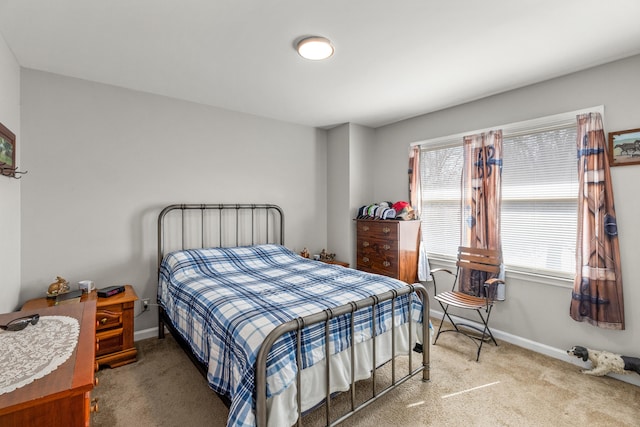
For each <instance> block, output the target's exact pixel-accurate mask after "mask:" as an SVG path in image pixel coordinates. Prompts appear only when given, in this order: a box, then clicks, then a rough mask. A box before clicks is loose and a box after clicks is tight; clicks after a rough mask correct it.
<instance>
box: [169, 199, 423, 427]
mask: <svg viewBox="0 0 640 427" xmlns="http://www.w3.org/2000/svg"><path fill="white" fill-rule="evenodd" d="M210 211H211V212H214V213H215V215H207V214H208V213H209V212H210ZM176 212H177V213H179V215H172V214H175V213H176ZM187 212H190V213H195V214H194V215H189V214H187ZM170 216H173V217H177V220H176V221H175V224H179V228H180V231H179V232H178V233H177V234H180V235H181V237H179V238H178V240H179V244H178V245H177V247H176V248H175V249H176V250H177V249H181V250H184V249H188V248H196V247H197V248H204V247H213V246H216V245H214V244H213V243H212V240H216V239H215V237H214V238H211V237H209V236H210V234H217V237H218V238H217V243H218V244H217V246H218V247H223V246H227V247H228V246H242V245H248V244H263V243H277V244H281V245H284V213H283V211H282V209H281V208H280V207H278V206H276V205H270V204H174V205H170V206H167V207H165V208H164V209H163V210H162V211H161V212H160V214H159V216H158V274H159V272H160V264H161V262H162V260H163V258H164V255H165V254H166V253H168V251H169V249H168V248H169V246H170V244H169V242H168V234H169V233H168V232H167V230H166V228H167V227H168V226H167V223H169V222H170V221H169V219H168V218H169V217H170ZM194 222H195V225H194ZM225 224H226V225H225ZM171 225H172V224H171ZM249 225H250V229H251V231H250V233H249V232H247V233H245V231H246V230H245V227H246V228H249ZM169 226H170V225H169ZM234 228H235V232H234V231H233V230H234ZM197 234H199V236H196V237H194V235H197ZM174 237H175V236H174ZM195 243H197V244H195ZM412 292H416V293H417V294H418V296H419V297H420V299H421V300H422V303H423V306H422V316H423V322H422V336H423V341H424V342H425V343H428V342H429V298H428V294H427V291H426V289H425V288H424V286H422V285H421V284H411V285H407V286H406V287H404V288H401V289H394V290H390V291H387V292H384V293H382V294H379V295H373V296H371V297H368V298H365V299H362V300H360V301H355V302H349V303H347V304H344V305H341V306H339V307H335V308H330V309H326V310H323V311H322V312H319V313H316V314H312V315H309V316H305V317H302V318H298V319H295V320H292V321H289V322H287V323H284V324H281V325H280V326H278V327H276V328H275V329H274V330H273V331H272V332H271V333H270V334H269V335H268V336H267V337H266V339H265V341H264V342H263V344H262V346H261V347H260V350H259V352H258V357H257V361H256V414H255V415H256V423H257V425H258V427H266V426H267V384H266V382H267V377H266V372H267V368H266V366H267V355H268V354H269V352H270V350H271V347H272V346H273V344H274V343H275V342H276V341H277V340H278V338H280V337H281V336H282V335H284V334H286V333H289V332H295V334H296V337H297V346H296V348H297V349H296V363H297V364H298V366H302V363H301V334H300V332H301V330H302V329H303V328H305V327H307V326H310V325H313V324H316V323H324V324H325V328H324V329H325V342H329V322H330V321H331V319H333V318H335V317H338V316H342V315H345V314H348V313H354V312H356V311H358V310H362V309H364V308H368V307H372V314H371V315H372V319H373V318H375V313H376V309H377V307H378V305H379V304H380V303H382V302H385V301H388V300H391V307H392V310H395V309H396V299H397V298H399V297H401V296H403V295H407V294H410V293H412ZM407 300H408V301H410V298H407ZM409 304H410V302H409ZM393 318H394V322H395V316H393ZM353 319H354V316H351V325H350V328H351V335H352V336H353V331H354V323H353ZM165 327H167V329H169V331H170V332H171V334H172V336H173V337H174V338H175V339H176V341H177V342H178V343H179V344H180V345H181V347H182V348H183V349H184V350H185V352H186V353H187V354H188V355H189V357H190V359H191V360H192V362H193V363H194V364H195V365H196V367H197V368H198V370H199V371H200V372H201V373H202V374H203V375H204V376H205V378H206V376H207V367H206V366H205V365H204V364H203V363H202V362H200V361H199V360H198V359H197V358H196V356H195V355H194V354H193V353H192V351H191V349H190V348H189V347H188V345H187V344H186V341H185V340H184V339H183V338H182V337H181V336H180V334H179V333H178V332H177V331H176V329H175V328H174V327H173V325H172V324H171V320H170V319H169V317H168V315H167V314H166V313H165V312H164V310H163V309H162V307H159V310H158V338H164V333H165ZM372 327H373V330H372V332H373V336H376V335H377V334H376V330H375V322H373V321H372ZM408 328H409V336H411V322H409V323H408ZM395 332H396V328H395V326H394V327H393V328H392V329H391V342H392V351H391V360H390V361H391V384H390V385H388V386H387V387H385V388H384V389H382V390H380V391H376V369H377V368H374V369H373V371H372V376H371V378H372V391H373V393H372V396H371V397H370V398H369V399H368V400H366V401H364V402H362V403H360V404H359V405H356V393H355V389H356V387H355V386H356V381H355V379H354V375H355V369H354V364H355V346H353V345H352V346H350V351H351V354H350V356H351V357H350V359H351V366H350V369H351V386H350V404H351V406H350V408H351V410H350V411H348V412H346V413H344V414H343V415H342V416H340V417H339V418H337V419H336V420H333V421H331V398H332V394H331V392H330V386H331V384H330V381H329V379H330V373H331V371H330V366H331V364H330V363H329V361H330V357H327V358H325V360H326V372H325V373H326V375H325V383H326V394H325V399H324V405H325V414H326V415H325V416H326V425H327V426H335V425H337V424H339V423H341V422H343V421H344V420H346V419H347V418H349V417H350V416H352V415H353V414H355V413H356V412H358V411H360V410H362V409H364V408H365V407H367V406H368V405H370V404H371V403H373V402H374V401H376V400H377V399H378V398H380V397H382V396H384V395H385V394H387V393H388V392H390V391H391V390H393V389H394V388H396V387H397V386H399V385H400V384H402V383H404V382H405V381H407V380H409V379H410V378H412V377H413V376H415V375H417V374H419V373H420V372H422V380H423V381H429V380H430V366H429V364H430V354H429V350H430V349H429V347H430V346H429V345H428V344H427V345H423V346H421V347H422V363H421V364H420V365H419V366H418V367H416V368H415V369H414V368H413V366H412V361H411V359H412V358H411V355H409V358H408V361H409V367H408V372H406V373H405V374H404V375H403V376H400V377H399V378H396V343H395ZM371 343H372V346H373V351H372V355H373V366H374V367H378V366H379V365H381V364H380V363H378V362H377V361H376V340H375V339H372V340H371ZM416 347H417V348H420V345H419V344H417V345H416ZM325 354H326V350H325ZM382 364H385V363H382ZM296 386H297V396H296V400H297V406H298V421H297V425H298V426H302V415H303V414H302V412H301V406H302V405H301V380H300V369H298V374H297V375H296ZM220 397H221V398H222V399H223V401H225V403H226V404H227V405H229V400H228V398H226V396H220Z"/></svg>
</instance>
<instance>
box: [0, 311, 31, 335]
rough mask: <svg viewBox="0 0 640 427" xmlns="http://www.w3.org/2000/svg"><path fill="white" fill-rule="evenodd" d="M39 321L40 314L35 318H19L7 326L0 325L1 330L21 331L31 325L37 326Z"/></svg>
mask: <svg viewBox="0 0 640 427" xmlns="http://www.w3.org/2000/svg"><path fill="white" fill-rule="evenodd" d="M38 320H40V315H39V314H34V315H33V316H25V317H18V318H17V319H13V320H12V321H10V322H9V323H7V324H6V325H0V329H2V330H4V331H21V330H23V329H24V328H26V327H27V326H28V325H29V323H31V324H32V325H35V324H36V323H38Z"/></svg>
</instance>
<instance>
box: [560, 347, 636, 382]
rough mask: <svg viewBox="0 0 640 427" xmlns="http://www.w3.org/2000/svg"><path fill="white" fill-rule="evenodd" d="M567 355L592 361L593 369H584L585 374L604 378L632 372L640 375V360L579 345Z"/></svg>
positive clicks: (568, 351)
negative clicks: (610, 374) (609, 374)
mask: <svg viewBox="0 0 640 427" xmlns="http://www.w3.org/2000/svg"><path fill="white" fill-rule="evenodd" d="M567 354H568V355H570V356H575V357H579V358H581V359H582V360H583V361H584V362H586V361H587V360H589V361H591V369H584V370H583V371H582V373H583V374H587V375H595V376H599V377H600V376H603V375H607V374H608V373H614V374H629V373H631V372H632V371H633V372H637V373H638V374H640V358H637V357H628V356H621V355H619V354H615V353H611V352H608V351H598V350H591V349H589V348H586V347H581V346H579V345H577V346H575V347H572V348H571V349H570V350H567Z"/></svg>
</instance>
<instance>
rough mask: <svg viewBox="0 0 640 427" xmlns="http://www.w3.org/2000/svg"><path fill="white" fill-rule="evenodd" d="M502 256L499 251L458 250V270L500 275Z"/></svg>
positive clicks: (461, 247)
mask: <svg viewBox="0 0 640 427" xmlns="http://www.w3.org/2000/svg"><path fill="white" fill-rule="evenodd" d="M501 264H502V255H501V254H500V251H497V250H493V249H480V248H467V247H464V246H460V247H459V248H458V262H457V263H456V265H457V266H458V268H460V269H471V270H480V271H486V272H487V273H492V274H500V265H501Z"/></svg>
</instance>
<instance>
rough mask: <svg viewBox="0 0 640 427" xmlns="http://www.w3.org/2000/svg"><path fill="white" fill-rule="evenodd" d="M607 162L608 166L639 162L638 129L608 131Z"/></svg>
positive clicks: (639, 134)
mask: <svg viewBox="0 0 640 427" xmlns="http://www.w3.org/2000/svg"><path fill="white" fill-rule="evenodd" d="M609 164H610V166H625V165H637V164H640V129H629V130H621V131H619V132H609Z"/></svg>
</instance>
